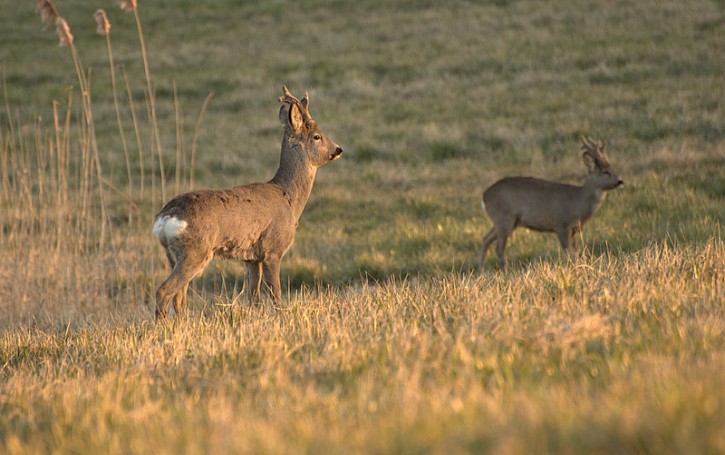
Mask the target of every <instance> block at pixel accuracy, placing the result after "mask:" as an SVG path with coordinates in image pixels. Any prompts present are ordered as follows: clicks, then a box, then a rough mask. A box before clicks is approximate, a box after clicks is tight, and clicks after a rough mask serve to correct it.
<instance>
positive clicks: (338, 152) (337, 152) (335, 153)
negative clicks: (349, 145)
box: [330, 147, 342, 161]
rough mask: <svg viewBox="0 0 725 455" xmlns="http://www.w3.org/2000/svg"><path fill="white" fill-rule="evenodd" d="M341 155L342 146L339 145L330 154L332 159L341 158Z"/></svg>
mask: <svg viewBox="0 0 725 455" xmlns="http://www.w3.org/2000/svg"><path fill="white" fill-rule="evenodd" d="M340 155H342V147H337V148H336V149H335V151H334V152H332V155H330V161H332V160H336V159H338V158H340Z"/></svg>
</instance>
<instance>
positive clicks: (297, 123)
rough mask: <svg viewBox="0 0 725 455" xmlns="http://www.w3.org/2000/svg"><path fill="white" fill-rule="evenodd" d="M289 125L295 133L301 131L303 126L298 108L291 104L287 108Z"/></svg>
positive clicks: (303, 122) (303, 120) (302, 118)
mask: <svg viewBox="0 0 725 455" xmlns="http://www.w3.org/2000/svg"><path fill="white" fill-rule="evenodd" d="M289 125H290V127H292V130H293V131H294V132H295V133H299V132H300V131H302V128H304V126H305V119H304V116H303V115H302V111H300V108H299V106H297V105H296V104H292V105H291V106H290V107H289Z"/></svg>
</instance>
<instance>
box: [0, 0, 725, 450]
mask: <svg viewBox="0 0 725 455" xmlns="http://www.w3.org/2000/svg"><path fill="white" fill-rule="evenodd" d="M139 6H140V18H141V22H142V24H143V31H144V37H145V40H146V45H147V46H148V52H149V63H150V67H151V74H152V78H153V83H154V87H155V101H156V109H157V116H158V120H159V126H158V131H159V134H160V142H161V145H162V149H161V155H162V159H163V163H164V169H165V175H164V176H163V180H164V181H165V185H166V191H167V195H166V198H167V199H168V198H169V197H170V196H171V195H172V194H173V193H175V192H177V191H185V190H186V189H187V188H188V182H189V178H190V172H191V170H192V169H191V154H192V146H193V142H194V133H195V125H196V123H197V121H198V119H199V115H200V112H201V111H202V109H203V103H204V100H205V99H206V98H207V96H208V95H209V94H212V97H211V99H210V101H209V103H208V105H206V108H205V109H204V115H203V118H202V119H201V123H200V129H199V135H198V140H197V143H196V147H197V148H196V152H197V157H196V158H197V160H196V163H195V167H194V168H193V172H194V177H195V182H196V183H195V187H197V188H198V187H220V186H228V185H236V184H240V183H246V182H252V181H264V180H267V179H269V178H270V177H271V176H272V175H273V173H274V170H275V169H276V166H277V164H278V158H279V147H280V139H281V127H280V126H279V123H278V120H277V110H278V108H279V106H278V104H279V103H277V102H276V98H277V96H279V94H280V93H281V86H282V85H283V84H285V85H287V86H288V87H289V88H290V90H291V91H292V93H294V94H301V93H302V92H303V91H305V90H308V91H309V93H310V95H311V112H312V115H313V116H314V117H315V119H316V120H317V121H318V123H319V124H320V126H321V128H322V129H323V130H324V131H325V133H326V134H327V135H328V136H329V137H330V138H331V139H332V140H334V141H336V142H338V143H339V144H340V145H341V146H342V147H343V148H344V149H345V153H344V154H343V156H342V158H341V159H340V160H337V161H335V162H334V163H331V164H329V165H327V166H325V167H323V168H321V169H320V170H319V172H318V177H317V181H316V183H315V188H314V190H313V192H312V196H311V198H310V202H309V204H308V206H307V208H306V210H305V212H304V214H303V216H302V219H301V221H300V225H299V229H298V232H297V239H296V242H295V245H294V246H293V248H292V249H291V250H290V252H289V253H288V255H287V257H286V258H285V260H284V261H283V264H282V281H283V283H285V284H284V287H285V288H286V290H287V292H286V293H285V299H284V301H283V302H282V303H281V304H280V305H279V307H278V308H272V305H271V304H269V303H265V304H263V305H262V306H261V307H259V308H250V307H249V306H248V305H247V304H246V302H244V299H243V294H242V295H241V296H240V295H239V292H240V291H241V290H242V287H243V280H244V267H243V266H240V265H238V264H233V263H230V262H215V263H213V265H212V266H211V267H209V269H208V270H207V272H206V273H205V274H204V276H203V277H202V278H200V279H198V280H196V281H195V282H194V283H193V284H192V290H191V291H190V303H191V312H190V313H191V314H190V315H189V317H188V318H186V319H179V320H173V321H171V322H169V323H168V324H155V323H154V322H153V320H152V315H153V312H152V311H151V310H150V308H153V302H152V296H153V292H154V290H155V287H156V286H157V285H158V284H159V283H160V282H161V280H163V278H164V277H165V274H166V273H167V271H166V265H165V261H164V258H163V253H162V251H161V248H160V247H159V246H158V245H157V244H156V243H155V242H154V239H153V238H152V237H151V235H150V224H151V221H152V219H153V215H154V214H155V213H156V211H158V209H159V208H160V207H161V205H162V204H163V202H164V200H163V199H164V198H163V197H162V195H161V191H160V187H161V182H162V176H160V175H159V164H158V154H157V151H156V150H155V148H154V147H155V145H154V142H153V140H152V125H151V123H150V120H149V119H148V116H147V106H148V104H147V101H146V98H145V90H146V80H145V76H144V71H143V66H142V60H141V53H140V49H139V41H138V34H137V30H136V24H135V20H134V17H133V15H131V14H127V13H124V12H122V11H120V10H119V9H118V8H117V7H116V6H115V5H112V4H111V2H109V3H107V4H98V5H89V4H88V3H87V2H81V1H78V0H72V1H71V0H68V1H64V2H60V0H59V1H58V2H56V7H57V8H58V9H59V11H60V14H61V15H62V16H63V17H65V18H66V19H67V20H68V22H69V24H70V26H71V28H72V30H73V33H74V35H75V38H76V40H75V46H76V49H77V51H78V56H79V58H80V61H81V63H82V65H83V67H84V68H86V69H90V81H91V84H90V87H91V89H90V91H89V94H90V96H91V101H92V103H91V106H92V110H90V109H86V110H84V109H83V108H82V102H81V101H82V98H81V94H80V93H79V91H78V85H79V81H78V76H77V73H76V71H75V68H74V62H73V59H72V58H71V54H70V52H69V51H68V49H65V48H58V46H57V38H56V36H55V34H54V32H53V31H52V30H43V27H42V25H41V23H40V19H39V16H38V14H37V13H36V12H35V10H34V3H33V2H27V4H25V5H13V7H12V8H10V7H7V8H3V14H2V18H0V43H2V45H1V46H0V70H1V71H2V77H3V81H4V91H3V93H2V95H1V96H2V106H3V108H2V109H0V229H1V230H0V321H1V322H0V452H3V453H13V454H15V453H18V454H25V453H48V452H53V453H94V452H104V453H149V452H161V453H179V452H186V453H209V452H221V453H280V452H282V453H321V452H322V453H398V452H405V453H429V452H434V453H480V452H491V453H532V452H534V453H550V452H553V453H613V452H614V453H621V452H624V453H720V452H725V438H724V437H723V432H722V422H724V421H725V393H723V390H725V379H724V377H723V374H722V371H723V369H724V368H725V314H724V313H725V305H723V297H722V289H723V287H724V285H725V283H724V282H723V281H724V273H723V272H724V271H725V265H724V259H723V258H724V257H725V243H724V241H723V232H722V224H723V217H724V216H725V177H724V176H725V129H724V128H723V123H722V119H723V118H725V107H724V106H723V103H722V102H721V100H722V99H723V85H722V68H724V67H725V54H723V53H722V52H721V51H720V48H721V44H722V39H721V35H722V32H723V27H725V4H723V3H722V2H716V1H704V0H703V1H694V2H675V1H672V2H668V1H655V0H651V1H650V0H646V1H641V2H616V3H611V2H610V3H606V2H605V3H602V2H586V3H581V2H572V1H568V0H555V1H550V2H535V1H529V0H519V1H492V2H466V1H453V2H443V3H441V2H429V1H422V0H419V1H413V0H407V1H401V2H383V1H379V0H371V1H366V2H356V3H353V4H351V3H349V2H338V1H333V0H315V1H311V2H310V1H308V2H290V1H287V0H273V1H267V2H262V3H260V4H256V3H248V2H244V3H242V4H239V3H238V2H237V3H235V2H231V1H216V2H211V3H210V2H206V3H204V2H191V1H177V2H172V3H169V2H144V1H143V0H141V1H140V2H139ZM98 7H105V8H106V9H107V11H108V13H109V16H110V20H111V22H112V30H111V40H112V44H113V51H114V58H115V62H116V67H115V71H116V77H117V78H118V80H119V86H118V95H119V99H120V108H121V113H122V123H121V128H122V129H123V131H124V134H125V137H126V141H127V142H128V152H129V158H130V160H129V161H130V163H129V164H130V171H131V172H130V173H131V182H129V181H128V173H129V172H128V170H127V167H126V160H125V157H124V151H123V148H122V146H121V141H120V137H119V125H118V123H117V121H116V115H115V109H114V103H113V96H112V91H111V84H110V70H109V65H108V56H107V53H106V43H105V39H104V38H103V37H99V36H96V35H95V23H94V22H93V18H92V15H93V13H94V12H95V10H96V8H98ZM124 71H125V73H126V75H127V79H128V86H126V84H125V82H124V78H123V72H124ZM127 92H130V93H131V94H132V100H133V103H134V107H135V110H134V114H135V115H136V116H137V122H138V123H137V125H136V127H134V125H133V122H132V117H131V107H130V104H129V98H128V95H127ZM69 96H70V98H69ZM53 101H57V111H56V112H55V113H54V110H53V104H52V102H53ZM69 101H70V105H69ZM90 112H92V115H93V120H94V122H93V124H94V127H93V128H92V129H90V128H89V127H87V126H84V124H83V122H82V120H81V119H82V116H83V115H84V114H88V113H90ZM68 113H69V116H67V115H68ZM54 114H55V115H57V117H58V129H57V130H56V128H55V126H54ZM66 119H68V122H67V123H66ZM56 132H58V135H56ZM91 132H92V133H93V135H94V136H95V138H96V140H97V149H98V153H99V162H100V164H101V169H102V171H101V172H102V180H101V182H102V183H99V179H98V170H97V168H96V167H95V162H94V154H93V150H94V149H93V147H92V141H91V140H90V137H91V136H90V133H91ZM136 135H138V137H139V142H140V145H141V146H140V149H139V147H138V143H137V140H136ZM581 135H588V136H593V137H595V138H601V139H606V140H608V141H609V142H610V147H609V157H610V160H611V162H612V165H613V167H614V168H615V169H616V170H617V172H618V174H619V175H620V176H621V177H622V178H623V179H624V180H625V186H624V187H622V188H619V189H617V190H614V191H612V192H611V194H610V195H609V196H608V197H607V200H606V201H605V202H604V204H603V206H602V207H601V209H600V210H599V211H598V212H597V213H596V214H595V215H594V217H593V218H592V220H591V221H589V223H588V224H587V226H586V230H585V233H584V237H583V241H584V247H583V250H584V251H583V253H582V255H581V256H579V257H576V258H574V259H572V260H567V259H566V258H565V257H563V256H562V255H561V253H560V251H559V246H558V242H557V241H556V239H555V237H554V236H553V235H544V234H539V233H533V232H529V231H524V230H520V231H517V232H516V234H515V235H514V236H513V239H512V241H511V242H510V244H509V245H510V246H509V248H508V257H509V260H510V265H511V267H510V269H509V270H507V271H505V272H501V271H498V270H496V267H495V266H494V263H495V259H494V257H493V256H494V255H491V258H490V259H489V264H488V265H489V266H491V269H492V270H490V271H488V272H487V273H485V274H483V275H479V274H478V249H479V248H480V244H481V240H482V237H483V234H484V233H485V232H486V231H487V230H488V229H489V228H490V226H491V222H490V220H488V219H487V218H486V217H485V215H484V214H483V212H482V211H481V209H480V205H479V199H480V195H481V192H482V191H483V189H484V188H486V187H487V186H488V185H490V184H491V183H493V182H494V181H496V180H497V179H499V178H501V177H503V176H505V175H534V176H537V177H543V178H549V179H554V180H560V181H566V182H581V181H582V180H583V176H584V172H585V167H584V165H583V163H582V162H581V158H580V153H579V151H578V139H579V137H580V136H581ZM177 167H178V171H179V173H178V175H179V177H180V178H181V180H180V184H179V185H177V184H176V176H177ZM142 170H143V184H144V188H143V191H142V188H141V181H142V178H141V176H142V173H141V171H142ZM101 195H102V196H103V201H101ZM104 214H105V215H104ZM104 220H105V222H104Z"/></svg>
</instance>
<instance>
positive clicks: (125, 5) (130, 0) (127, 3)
mask: <svg viewBox="0 0 725 455" xmlns="http://www.w3.org/2000/svg"><path fill="white" fill-rule="evenodd" d="M118 6H120V7H121V9H122V10H124V11H128V12H131V11H133V10H135V9H136V0H118Z"/></svg>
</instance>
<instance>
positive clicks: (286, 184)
mask: <svg viewBox="0 0 725 455" xmlns="http://www.w3.org/2000/svg"><path fill="white" fill-rule="evenodd" d="M316 172H317V168H316V167H314V166H312V165H310V164H309V163H306V162H305V160H304V151H303V150H300V145H299V144H294V143H290V142H289V141H288V140H287V138H285V139H284V140H283V141H282V152H281V154H280V161H279V168H278V169H277V172H276V173H275V174H274V177H272V180H270V183H274V184H276V185H279V186H281V187H282V188H283V189H284V190H285V192H286V193H287V195H288V196H289V199H290V207H291V208H292V212H293V213H294V215H295V219H299V217H300V215H302V211H303V210H304V209H305V205H306V204H307V199H309V197H310V193H311V192H312V185H313V184H314V183H315V173H316Z"/></svg>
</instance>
